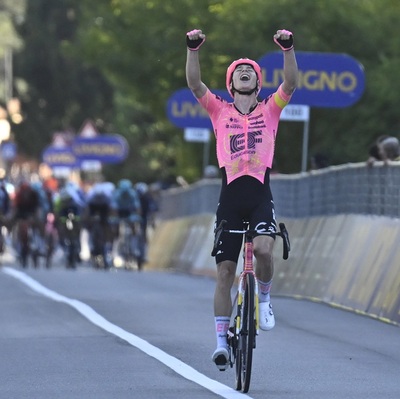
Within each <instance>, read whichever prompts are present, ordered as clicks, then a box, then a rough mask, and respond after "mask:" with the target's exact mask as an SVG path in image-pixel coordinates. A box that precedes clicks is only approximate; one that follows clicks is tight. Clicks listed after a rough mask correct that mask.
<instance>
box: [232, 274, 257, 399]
mask: <svg viewBox="0 0 400 399" xmlns="http://www.w3.org/2000/svg"><path fill="white" fill-rule="evenodd" d="M245 284H246V285H245V289H244V297H243V304H242V307H241V328H240V333H239V347H238V349H237V351H238V353H237V357H236V361H237V364H236V373H237V375H236V380H237V382H236V386H237V387H238V386H239V384H238V380H240V382H241V383H240V385H241V390H242V392H244V393H246V392H248V390H249V388H250V379H251V368H252V363H253V349H254V347H255V332H256V329H255V303H254V302H255V300H254V286H255V279H254V276H253V275H252V274H250V273H249V274H247V275H246V278H245Z"/></svg>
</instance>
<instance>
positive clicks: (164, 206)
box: [158, 162, 400, 220]
mask: <svg viewBox="0 0 400 399" xmlns="http://www.w3.org/2000/svg"><path fill="white" fill-rule="evenodd" d="M220 185H221V181H220V179H203V180H200V181H198V182H196V183H194V184H193V185H190V186H189V187H179V188H172V189H169V190H166V191H164V192H163V193H162V197H161V209H160V213H159V215H158V216H159V217H160V219H162V220H167V219H174V218H178V217H185V216H192V215H197V214H202V213H215V211H216V207H217V204H218V197H219V191H220ZM271 188H272V193H273V197H274V201H275V208H276V212H277V215H278V217H291V218H304V217H310V216H327V215H337V214H365V215H379V216H388V217H393V218H399V217H400V162H392V163H390V164H389V165H384V164H383V163H382V162H379V163H376V164H374V165H373V166H367V165H366V164H365V163H356V164H346V165H340V166H331V167H328V168H325V169H320V170H315V171H310V172H303V173H299V174H291V175H283V174H274V175H271Z"/></svg>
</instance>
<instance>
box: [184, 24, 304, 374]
mask: <svg viewBox="0 0 400 399" xmlns="http://www.w3.org/2000/svg"><path fill="white" fill-rule="evenodd" d="M205 39H206V36H205V35H204V34H203V32H202V31H201V30H198V29H195V30H192V31H190V32H188V33H187V34H186V43H187V59H186V79H187V83H188V87H189V88H190V89H191V91H192V92H193V94H194V96H195V97H196V98H197V100H198V101H199V103H200V104H201V105H202V106H203V107H204V108H205V110H206V111H207V112H208V114H209V117H210V119H211V122H212V124H213V129H214V134H215V138H216V149H217V158H218V163H219V167H220V168H221V172H222V187H221V192H220V198H219V204H218V208H217V213H216V225H219V223H220V221H221V220H224V219H225V220H227V224H226V228H227V229H237V230H241V229H243V221H244V220H245V221H248V222H249V228H250V229H257V230H262V231H264V232H270V235H259V236H257V237H255V239H254V254H255V257H256V260H257V266H256V275H257V278H258V281H259V302H260V305H259V310H260V328H261V329H263V330H270V329H272V328H273V327H274V325H275V318H274V314H273V312H272V307H271V303H270V289H271V284H272V276H273V259H272V251H273V246H274V242H275V233H276V232H277V226H276V220H275V212H274V203H273V198H272V194H271V190H270V184H269V174H270V169H271V166H272V161H273V157H274V147H275V140H276V134H277V129H278V123H279V117H280V114H281V111H282V109H283V108H284V107H285V106H286V105H287V103H288V102H289V100H290V98H291V96H292V94H293V92H294V91H295V89H296V87H297V81H298V69H297V62H296V57H295V54H294V49H293V35H292V33H291V32H289V31H287V30H285V29H283V30H278V31H277V32H276V34H275V35H274V36H273V39H274V41H275V43H276V44H277V45H278V46H279V47H280V48H281V49H282V50H283V82H282V84H281V85H280V86H279V87H278V88H277V90H276V92H274V93H273V94H272V95H270V96H269V97H268V98H266V99H264V100H262V101H259V100H258V98H257V96H258V94H259V93H260V90H261V86H262V81H263V79H262V72H261V69H260V66H259V65H258V64H257V63H256V62H255V61H253V60H250V59H247V58H241V59H239V60H236V61H234V62H233V63H232V64H231V65H230V66H229V67H228V70H227V73H226V88H227V90H228V92H229V94H230V95H231V97H232V98H233V102H227V101H225V100H223V99H222V98H220V97H218V96H216V95H214V94H213V93H212V92H211V91H210V90H209V89H208V87H207V86H206V85H205V84H204V83H203V82H202V80H201V73H200V62H199V49H200V47H201V45H202V44H203V43H204V42H205ZM241 245H242V237H241V236H240V235H234V234H224V233H223V234H222V235H221V239H220V242H219V243H218V247H217V255H216V257H215V258H216V263H217V282H216V288H215V295H214V316H215V330H216V336H217V349H216V350H215V351H214V353H213V355H212V360H213V362H215V364H216V365H217V367H218V369H219V370H221V371H223V370H226V368H227V367H228V361H229V359H228V358H229V352H228V344H227V330H228V327H229V320H230V315H231V311H232V300H231V288H232V285H233V282H234V279H235V275H236V267H237V262H238V258H239V254H240V250H241Z"/></svg>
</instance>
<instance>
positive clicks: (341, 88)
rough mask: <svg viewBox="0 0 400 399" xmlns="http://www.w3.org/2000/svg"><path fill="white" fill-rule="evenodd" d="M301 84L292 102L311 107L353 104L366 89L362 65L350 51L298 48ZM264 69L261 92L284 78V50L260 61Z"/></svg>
mask: <svg viewBox="0 0 400 399" xmlns="http://www.w3.org/2000/svg"><path fill="white" fill-rule="evenodd" d="M296 58H297V64H298V67H299V84H298V87H297V89H296V91H295V93H294V95H293V98H292V100H291V103H293V104H303V105H309V106H311V107H328V108H329V107H335V108H342V107H348V106H350V105H353V104H354V103H355V102H356V101H358V100H359V99H360V98H361V95H362V94H363V92H364V86H365V78H364V69H363V67H362V65H361V64H360V63H359V62H358V61H357V60H355V59H354V58H352V57H350V56H349V55H347V54H335V53H313V52H301V51H300V52H296ZM258 62H259V64H260V67H261V69H262V72H263V78H264V79H263V85H262V86H263V88H262V90H261V96H262V97H265V96H267V95H269V94H271V93H272V92H274V91H275V90H276V88H277V87H278V86H279V85H280V84H281V83H282V81H283V64H282V54H281V53H280V52H274V53H270V54H267V55H265V56H264V57H262V58H261V59H260V60H259V61H258Z"/></svg>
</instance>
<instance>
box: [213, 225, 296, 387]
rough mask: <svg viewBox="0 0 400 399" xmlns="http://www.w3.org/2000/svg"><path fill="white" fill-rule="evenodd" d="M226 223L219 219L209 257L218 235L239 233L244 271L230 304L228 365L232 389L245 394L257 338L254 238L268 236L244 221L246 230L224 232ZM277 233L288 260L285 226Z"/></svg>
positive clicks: (267, 233) (284, 256) (217, 240)
mask: <svg viewBox="0 0 400 399" xmlns="http://www.w3.org/2000/svg"><path fill="white" fill-rule="evenodd" d="M226 223H227V221H226V220H222V221H221V223H220V224H219V226H218V227H217V228H216V229H215V240H214V248H213V251H212V255H213V256H215V255H216V252H217V245H218V242H219V240H220V237H221V234H222V233H223V232H224V233H230V234H242V235H243V236H244V244H243V270H242V271H241V273H240V275H239V279H238V290H237V293H236V296H235V299H234V301H233V308H232V316H231V322H230V326H229V330H228V344H229V365H230V367H233V366H235V370H236V380H235V389H236V390H237V391H242V392H244V393H246V392H248V390H249V388H250V380H251V369H252V361H253V349H254V348H255V347H256V336H257V335H258V334H259V314H258V282H257V277H256V274H255V270H254V264H253V254H254V253H253V239H254V237H256V236H257V235H271V233H269V232H266V231H265V230H253V229H249V228H248V223H247V222H244V225H245V227H247V228H245V229H243V230H229V229H225V228H224V226H225V225H226ZM279 229H280V231H279V232H276V233H275V235H276V236H280V237H281V238H282V240H283V259H288V257H289V251H290V241H289V234H288V232H287V230H286V227H285V224H284V223H279Z"/></svg>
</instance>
